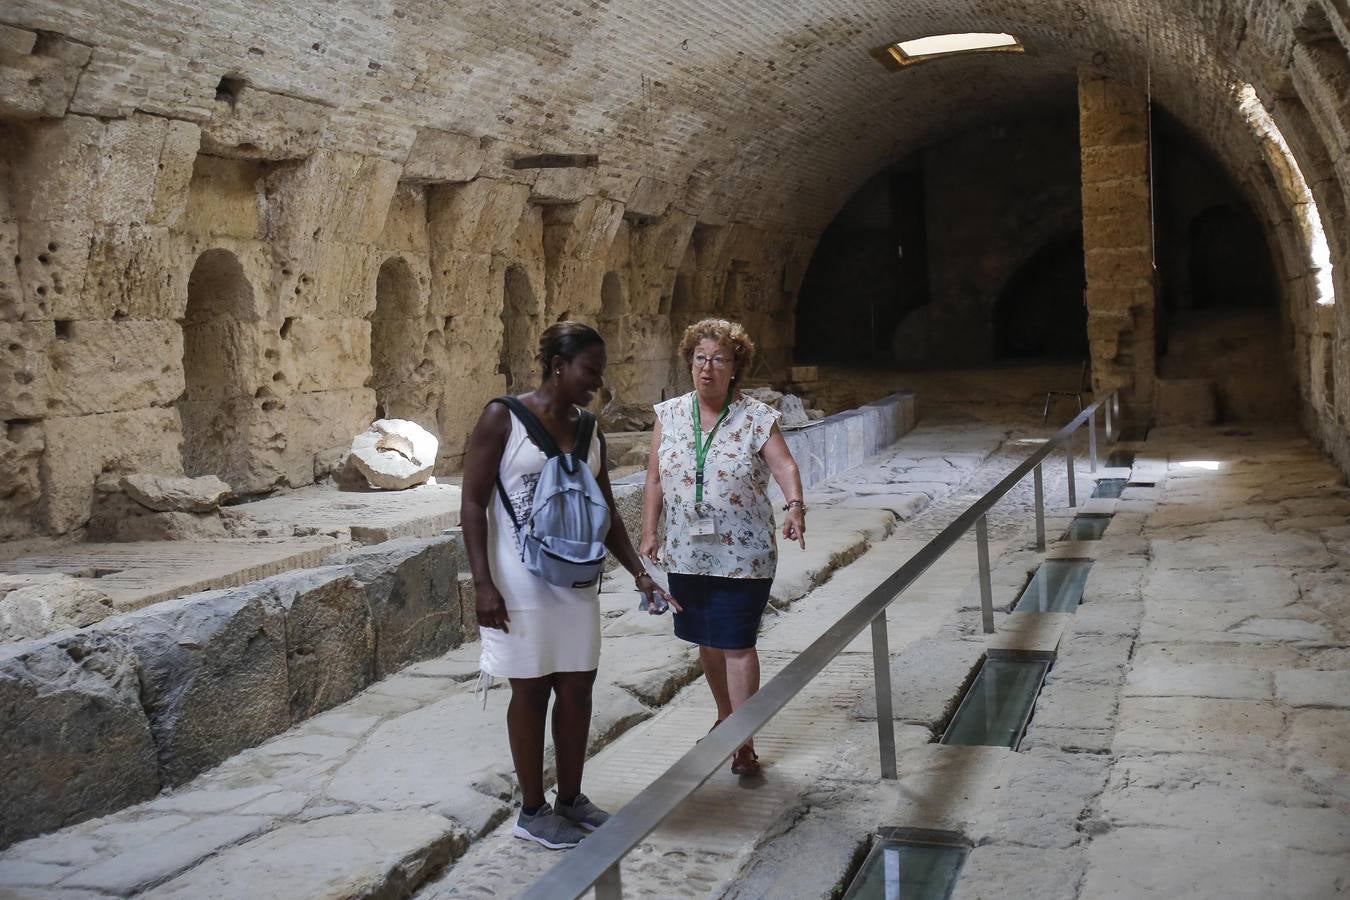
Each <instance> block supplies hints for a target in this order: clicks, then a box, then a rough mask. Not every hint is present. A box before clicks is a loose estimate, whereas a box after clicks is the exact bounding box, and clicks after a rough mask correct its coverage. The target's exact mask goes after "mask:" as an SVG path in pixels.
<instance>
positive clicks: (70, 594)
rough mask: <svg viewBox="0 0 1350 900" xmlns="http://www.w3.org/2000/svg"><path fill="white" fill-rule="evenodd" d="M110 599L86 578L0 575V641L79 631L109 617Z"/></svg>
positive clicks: (111, 605)
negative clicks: (65, 631)
mask: <svg viewBox="0 0 1350 900" xmlns="http://www.w3.org/2000/svg"><path fill="white" fill-rule="evenodd" d="M114 611H115V610H114V609H113V603H112V600H111V599H110V598H109V597H108V595H107V594H105V593H104V592H103V591H101V590H99V589H98V588H97V587H94V586H93V585H92V584H90V583H89V581H88V579H84V578H72V577H71V576H69V575H57V574H53V575H0V641H19V640H28V639H30V638H38V637H42V636H44V635H47V634H51V633H52V632H55V631H61V630H62V629H65V628H83V627H84V626H86V625H92V624H94V623H95V622H98V621H100V620H102V619H104V618H106V617H108V616H110V615H112V613H113V612H114Z"/></svg>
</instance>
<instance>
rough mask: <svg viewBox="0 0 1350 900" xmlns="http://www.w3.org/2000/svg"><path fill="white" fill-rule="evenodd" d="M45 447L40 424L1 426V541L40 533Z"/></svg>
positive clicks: (26, 423)
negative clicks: (42, 469) (42, 470)
mask: <svg viewBox="0 0 1350 900" xmlns="http://www.w3.org/2000/svg"><path fill="white" fill-rule="evenodd" d="M45 448H46V440H45V437H44V431H43V426H42V423H41V422H26V421H13V422H6V423H4V424H3V425H0V541H10V540H14V539H15V538H22V537H28V536H30V535H32V534H33V533H35V532H36V531H37V528H38V523H39V521H40V519H41V509H40V506H41V503H42V478H41V468H40V467H41V463H42V454H43V451H44V449H45Z"/></svg>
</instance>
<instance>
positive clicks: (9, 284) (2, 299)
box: [0, 141, 25, 322]
mask: <svg viewBox="0 0 1350 900" xmlns="http://www.w3.org/2000/svg"><path fill="white" fill-rule="evenodd" d="M4 149H5V146H4V142H3V141H0V151H3V150H4ZM19 258H20V257H19V225H18V223H17V222H0V322H18V321H21V320H22V319H23V318H24V306H25V303H24V293H23V283H22V282H21V281H20V280H19V266H18V264H17V263H16V262H15V260H17V259H19Z"/></svg>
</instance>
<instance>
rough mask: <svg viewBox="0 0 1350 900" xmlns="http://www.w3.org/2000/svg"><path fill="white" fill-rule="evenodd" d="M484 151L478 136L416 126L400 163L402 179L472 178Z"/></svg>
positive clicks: (454, 179)
mask: <svg viewBox="0 0 1350 900" xmlns="http://www.w3.org/2000/svg"><path fill="white" fill-rule="evenodd" d="M486 154H487V151H485V150H484V149H483V143H482V141H481V140H479V139H478V138H475V137H470V136H469V135H464V134H455V133H454V132H452V131H442V130H440V129H439V128H419V129H418V130H417V137H416V138H414V139H413V145H412V149H411V150H409V151H408V159H407V160H406V161H405V162H404V164H403V180H404V181H414V182H418V181H420V182H445V181H473V180H474V178H476V177H477V176H478V172H479V170H480V169H482V167H483V159H484V157H485V156H486Z"/></svg>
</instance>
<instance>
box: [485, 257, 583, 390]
mask: <svg viewBox="0 0 1350 900" xmlns="http://www.w3.org/2000/svg"><path fill="white" fill-rule="evenodd" d="M538 307H539V302H538V300H536V299H535V295H534V288H533V287H531V286H530V276H529V273H528V272H526V271H525V267H524V266H521V265H511V266H508V267H507V269H506V274H505V275H504V276H503V285H502V346H501V352H500V354H499V356H498V359H497V373H498V374H499V375H505V376H506V389H507V390H508V391H522V390H526V389H528V387H529V385H530V384H531V382H532V381H533V380H534V378H533V377H532V376H535V374H536V373H535V372H534V353H535V347H534V345H535V340H536V335H535V332H536V330H537V328H536V325H537V322H538V319H539V310H538ZM563 315H564V316H566V315H567V313H566V312H564V313H563ZM559 321H562V320H561V319H560V320H559Z"/></svg>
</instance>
